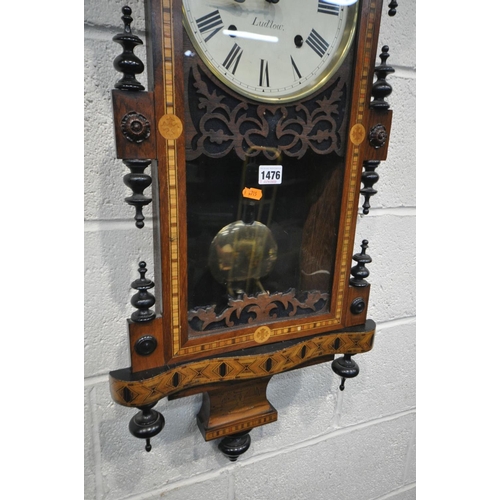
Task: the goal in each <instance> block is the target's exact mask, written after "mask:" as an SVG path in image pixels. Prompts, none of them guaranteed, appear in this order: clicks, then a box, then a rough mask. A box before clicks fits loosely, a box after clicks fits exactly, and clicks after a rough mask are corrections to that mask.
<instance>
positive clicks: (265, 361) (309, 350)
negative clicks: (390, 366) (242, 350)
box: [110, 320, 375, 407]
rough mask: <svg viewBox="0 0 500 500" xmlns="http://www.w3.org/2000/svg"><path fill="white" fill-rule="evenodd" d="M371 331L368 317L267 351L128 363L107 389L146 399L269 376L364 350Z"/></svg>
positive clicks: (127, 399)
mask: <svg viewBox="0 0 500 500" xmlns="http://www.w3.org/2000/svg"><path fill="white" fill-rule="evenodd" d="M374 335H375V323H374V322H373V321H371V320H368V321H367V322H366V323H365V325H363V326H361V327H354V328H352V329H351V331H345V330H344V331H342V332H339V333H335V332H334V333H329V334H326V335H320V336H317V337H311V338H308V339H307V340H304V341H302V342H297V343H291V345H287V347H284V348H282V349H279V350H276V351H269V346H267V349H262V350H259V349H258V348H257V349H256V350H254V352H253V353H251V354H249V355H239V356H234V357H231V356H227V357H217V358H212V359H204V360H201V361H195V362H192V363H187V364H184V365H179V366H173V367H171V366H165V367H163V368H162V369H157V370H155V371H153V370H151V371H150V372H146V371H145V372H140V373H135V374H132V372H131V371H130V370H129V369H125V370H117V371H114V372H111V373H110V390H111V395H112V397H113V399H114V400H115V401H116V402H117V403H119V404H121V405H123V406H130V407H139V406H144V405H149V404H153V403H156V402H157V401H159V400H160V399H163V398H164V397H167V396H171V395H173V394H176V393H178V392H181V391H185V390H187V389H190V388H193V387H203V386H208V385H210V384H214V383H225V382H232V381H238V380H252V379H258V378H262V377H269V376H272V375H276V374H278V373H282V372H285V371H289V370H293V369H295V368H298V367H300V366H306V365H311V364H315V363H319V362H321V361H322V360H325V361H326V360H328V359H332V357H333V355H335V354H360V353H363V352H368V351H370V350H371V349H372V347H373V340H374ZM248 351H249V352H250V349H249V350H248ZM200 392H201V391H200Z"/></svg>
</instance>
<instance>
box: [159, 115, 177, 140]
mask: <svg viewBox="0 0 500 500" xmlns="http://www.w3.org/2000/svg"><path fill="white" fill-rule="evenodd" d="M158 130H159V132H160V134H161V135H162V136H163V137H164V138H165V139H174V140H175V139H178V138H179V137H180V136H181V134H182V122H181V120H180V118H179V117H178V116H176V115H172V114H170V115H163V116H162V117H161V118H160V120H159V122H158Z"/></svg>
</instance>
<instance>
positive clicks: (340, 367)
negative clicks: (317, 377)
mask: <svg viewBox="0 0 500 500" xmlns="http://www.w3.org/2000/svg"><path fill="white" fill-rule="evenodd" d="M351 356H352V354H344V356H342V357H341V358H335V359H334V360H333V362H332V370H333V372H334V373H336V374H337V375H338V376H339V377H341V378H342V380H341V382H340V386H339V389H340V390H341V391H343V390H344V389H345V379H346V378H354V377H357V376H358V375H359V366H358V364H357V363H356V361H354V360H353V359H352V358H351Z"/></svg>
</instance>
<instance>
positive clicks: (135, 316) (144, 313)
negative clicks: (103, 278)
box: [130, 261, 156, 323]
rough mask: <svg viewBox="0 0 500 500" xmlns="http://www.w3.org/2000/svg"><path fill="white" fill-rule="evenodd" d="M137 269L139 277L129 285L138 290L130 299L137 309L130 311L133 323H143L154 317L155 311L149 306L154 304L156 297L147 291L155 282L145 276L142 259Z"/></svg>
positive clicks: (144, 266)
mask: <svg viewBox="0 0 500 500" xmlns="http://www.w3.org/2000/svg"><path fill="white" fill-rule="evenodd" d="M138 271H139V275H140V278H139V279H137V280H135V281H134V282H132V284H131V285H130V286H131V287H132V288H133V289H134V290H138V292H137V293H136V294H135V295H134V296H133V297H132V299H131V300H130V302H131V303H132V305H133V306H134V307H136V308H137V309H138V311H135V312H134V313H132V316H131V319H132V321H134V322H135V323H144V322H146V321H151V320H153V319H154V318H155V317H156V314H155V312H154V311H151V309H150V307H153V306H154V304H155V302H156V299H155V297H154V295H153V294H151V293H149V292H148V290H149V289H150V288H153V287H154V286H155V284H154V283H153V282H152V281H151V280H150V279H147V278H146V272H147V269H146V263H145V262H144V261H142V262H139V269H138Z"/></svg>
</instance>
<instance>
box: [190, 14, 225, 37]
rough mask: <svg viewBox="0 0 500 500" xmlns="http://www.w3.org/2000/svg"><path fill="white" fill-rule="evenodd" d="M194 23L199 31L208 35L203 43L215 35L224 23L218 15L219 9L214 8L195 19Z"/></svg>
mask: <svg viewBox="0 0 500 500" xmlns="http://www.w3.org/2000/svg"><path fill="white" fill-rule="evenodd" d="M196 24H197V26H198V29H199V30H200V33H203V34H205V33H207V34H208V36H207V37H206V38H205V43H206V42H208V41H209V40H210V38H212V37H213V36H214V35H216V34H217V33H218V32H219V31H220V30H221V29H222V28H223V27H224V23H223V22H222V19H221V17H220V13H219V10H214V11H213V12H210V14H207V15H206V16H202V17H200V18H198V19H196Z"/></svg>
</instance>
